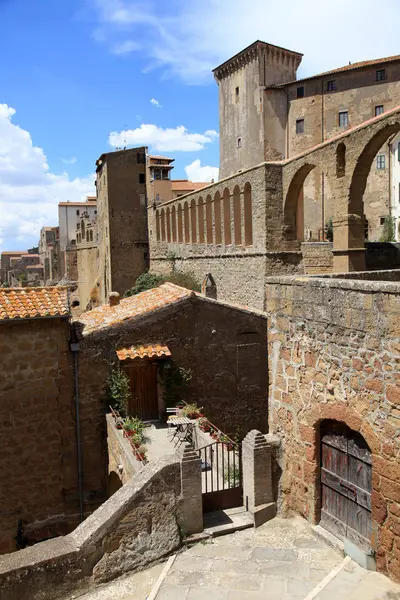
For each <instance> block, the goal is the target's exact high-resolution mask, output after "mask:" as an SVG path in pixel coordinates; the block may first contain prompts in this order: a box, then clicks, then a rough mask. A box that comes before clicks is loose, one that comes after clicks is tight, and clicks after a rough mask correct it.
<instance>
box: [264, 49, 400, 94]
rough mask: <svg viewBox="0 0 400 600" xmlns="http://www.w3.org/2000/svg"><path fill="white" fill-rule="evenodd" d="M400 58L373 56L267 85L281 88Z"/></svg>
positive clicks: (399, 56) (399, 55)
mask: <svg viewBox="0 0 400 600" xmlns="http://www.w3.org/2000/svg"><path fill="white" fill-rule="evenodd" d="M398 60H400V54H397V55H395V56H387V57H386V58H375V59H373V60H362V61H360V62H355V63H349V64H348V65H344V67H338V68H337V69H332V70H331V71H325V72H324V73H318V74H317V75H310V77H303V79H295V80H294V81H288V82H286V83H281V84H277V85H271V86H267V87H271V88H283V87H285V86H286V85H291V84H294V83H299V82H301V81H308V80H309V79H318V77H326V76H327V75H335V74H336V73H345V72H346V71H354V70H355V69H362V68H363V67H372V66H374V65H376V66H379V65H382V64H386V63H390V62H396V61H398ZM382 83H384V82H382Z"/></svg>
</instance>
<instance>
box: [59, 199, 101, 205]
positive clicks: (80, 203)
mask: <svg viewBox="0 0 400 600" xmlns="http://www.w3.org/2000/svg"><path fill="white" fill-rule="evenodd" d="M95 204H96V202H95V201H94V200H93V201H92V200H90V201H89V202H59V203H58V206H92V207H93V206H94V205H95Z"/></svg>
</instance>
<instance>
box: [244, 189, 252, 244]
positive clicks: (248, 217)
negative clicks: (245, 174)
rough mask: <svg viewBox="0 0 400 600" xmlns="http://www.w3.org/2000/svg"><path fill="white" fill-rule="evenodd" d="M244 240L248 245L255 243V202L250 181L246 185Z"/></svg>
mask: <svg viewBox="0 0 400 600" xmlns="http://www.w3.org/2000/svg"><path fill="white" fill-rule="evenodd" d="M244 241H245V244H246V246H252V245H253V203H252V198H251V185H250V183H248V182H247V183H246V184H245V186H244Z"/></svg>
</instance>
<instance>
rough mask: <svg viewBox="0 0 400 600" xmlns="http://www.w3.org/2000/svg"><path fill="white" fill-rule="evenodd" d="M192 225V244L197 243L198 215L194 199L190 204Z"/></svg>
mask: <svg viewBox="0 0 400 600" xmlns="http://www.w3.org/2000/svg"><path fill="white" fill-rule="evenodd" d="M190 225H191V228H192V244H196V243H197V214H196V200H195V199H194V198H193V199H192V201H191V203H190Z"/></svg>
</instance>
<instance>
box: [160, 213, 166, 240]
mask: <svg viewBox="0 0 400 600" xmlns="http://www.w3.org/2000/svg"><path fill="white" fill-rule="evenodd" d="M160 218H161V239H162V241H163V242H165V210H164V209H163V208H162V209H161V215H160Z"/></svg>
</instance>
